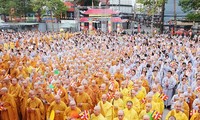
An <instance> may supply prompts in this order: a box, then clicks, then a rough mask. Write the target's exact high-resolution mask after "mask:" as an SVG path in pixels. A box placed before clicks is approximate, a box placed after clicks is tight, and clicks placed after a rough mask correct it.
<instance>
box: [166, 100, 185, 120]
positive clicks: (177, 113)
mask: <svg viewBox="0 0 200 120" xmlns="http://www.w3.org/2000/svg"><path fill="white" fill-rule="evenodd" d="M174 108H175V109H174V110H171V111H170V112H169V113H168V114H167V115H166V118H165V119H166V120H168V119H169V117H171V116H173V117H175V118H176V120H188V117H187V116H186V115H185V113H184V112H182V107H181V103H180V102H179V101H176V102H175V105H174Z"/></svg>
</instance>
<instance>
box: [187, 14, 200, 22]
mask: <svg viewBox="0 0 200 120" xmlns="http://www.w3.org/2000/svg"><path fill="white" fill-rule="evenodd" d="M186 18H187V19H188V20H191V21H200V13H199V14H197V13H188V14H187V16H186Z"/></svg>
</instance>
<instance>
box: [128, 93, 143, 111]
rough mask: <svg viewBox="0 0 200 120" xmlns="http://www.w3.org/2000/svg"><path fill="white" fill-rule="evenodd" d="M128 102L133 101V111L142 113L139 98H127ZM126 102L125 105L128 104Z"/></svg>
mask: <svg viewBox="0 0 200 120" xmlns="http://www.w3.org/2000/svg"><path fill="white" fill-rule="evenodd" d="M127 101H132V102H133V109H134V110H135V111H136V112H137V113H140V109H141V105H140V101H139V100H138V99H137V97H133V98H131V97H127V99H126V102H127ZM126 102H125V103H124V104H126Z"/></svg>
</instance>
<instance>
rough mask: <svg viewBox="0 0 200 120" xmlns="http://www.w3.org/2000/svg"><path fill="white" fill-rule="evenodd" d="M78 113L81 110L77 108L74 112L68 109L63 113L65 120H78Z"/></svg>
mask: <svg viewBox="0 0 200 120" xmlns="http://www.w3.org/2000/svg"><path fill="white" fill-rule="evenodd" d="M80 112H81V110H80V109H79V108H78V107H76V108H75V110H72V109H71V108H70V107H68V108H67V109H66V110H65V113H64V116H65V119H68V118H69V119H71V118H75V119H78V117H79V113H80Z"/></svg>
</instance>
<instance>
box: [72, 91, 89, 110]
mask: <svg viewBox="0 0 200 120" xmlns="http://www.w3.org/2000/svg"><path fill="white" fill-rule="evenodd" d="M75 101H76V103H77V105H78V104H79V103H82V106H81V107H79V108H80V109H81V111H83V110H89V109H90V108H91V107H92V101H91V99H90V96H89V95H88V94H87V93H82V94H76V96H75Z"/></svg>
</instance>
